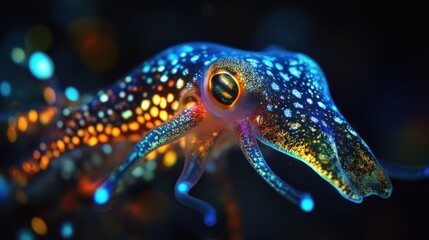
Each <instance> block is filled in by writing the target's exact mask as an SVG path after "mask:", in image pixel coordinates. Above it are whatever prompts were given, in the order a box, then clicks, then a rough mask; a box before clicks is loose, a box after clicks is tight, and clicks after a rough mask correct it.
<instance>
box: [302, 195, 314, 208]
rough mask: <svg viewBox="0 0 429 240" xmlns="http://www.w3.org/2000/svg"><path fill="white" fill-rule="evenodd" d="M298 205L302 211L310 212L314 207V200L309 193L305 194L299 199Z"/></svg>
mask: <svg viewBox="0 0 429 240" xmlns="http://www.w3.org/2000/svg"><path fill="white" fill-rule="evenodd" d="M299 205H300V207H301V209H302V210H303V211H304V212H311V211H312V210H313V208H314V201H313V199H312V198H311V196H310V195H308V194H306V195H304V196H303V198H302V199H301V203H300V204H299Z"/></svg>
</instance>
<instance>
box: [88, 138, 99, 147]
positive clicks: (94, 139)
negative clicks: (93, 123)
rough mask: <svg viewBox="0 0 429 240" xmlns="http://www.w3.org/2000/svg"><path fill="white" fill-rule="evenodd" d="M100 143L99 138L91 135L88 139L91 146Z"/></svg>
mask: <svg viewBox="0 0 429 240" xmlns="http://www.w3.org/2000/svg"><path fill="white" fill-rule="evenodd" d="M97 143H98V140H97V138H96V137H91V138H90V139H89V140H88V145H89V146H91V147H92V146H95V145H96V144H97Z"/></svg>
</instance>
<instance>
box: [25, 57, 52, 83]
mask: <svg viewBox="0 0 429 240" xmlns="http://www.w3.org/2000/svg"><path fill="white" fill-rule="evenodd" d="M28 68H29V69H30V72H31V74H33V76H34V77H36V78H38V79H40V80H46V79H49V78H51V77H52V75H53V74H54V70H55V67H54V63H53V62H52V60H51V58H50V57H49V56H48V55H46V54H45V53H43V52H34V53H33V54H31V56H30V61H29V62H28Z"/></svg>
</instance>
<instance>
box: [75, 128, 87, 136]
mask: <svg viewBox="0 0 429 240" xmlns="http://www.w3.org/2000/svg"><path fill="white" fill-rule="evenodd" d="M84 134H85V131H83V129H79V130H77V135H78V136H79V137H83V135H84Z"/></svg>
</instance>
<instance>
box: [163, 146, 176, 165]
mask: <svg viewBox="0 0 429 240" xmlns="http://www.w3.org/2000/svg"><path fill="white" fill-rule="evenodd" d="M176 161H177V154H176V152H175V151H173V150H169V151H167V152H166V153H165V155H164V159H163V163H164V166H166V167H171V166H173V165H174V164H176Z"/></svg>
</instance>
